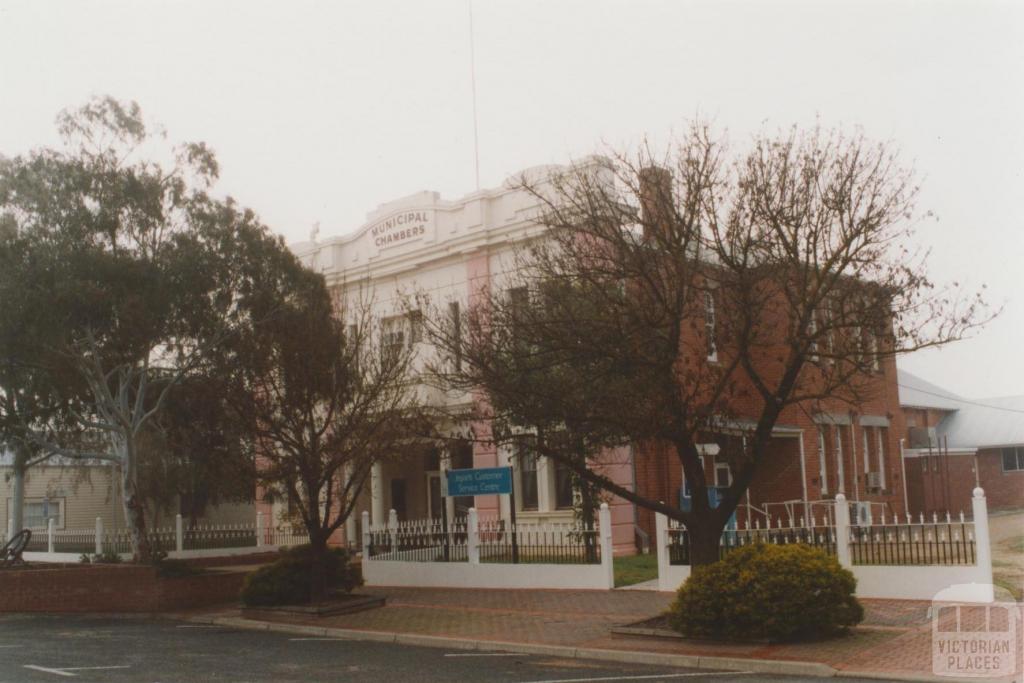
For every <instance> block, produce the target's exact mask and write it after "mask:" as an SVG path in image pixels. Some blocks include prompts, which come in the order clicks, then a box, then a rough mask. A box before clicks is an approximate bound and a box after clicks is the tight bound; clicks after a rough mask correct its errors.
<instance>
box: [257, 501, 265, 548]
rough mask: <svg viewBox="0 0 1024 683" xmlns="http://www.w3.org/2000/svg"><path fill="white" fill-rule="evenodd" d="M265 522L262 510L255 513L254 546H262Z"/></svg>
mask: <svg viewBox="0 0 1024 683" xmlns="http://www.w3.org/2000/svg"><path fill="white" fill-rule="evenodd" d="M264 524H265V522H264V521H263V510H260V511H259V512H257V513H256V547H257V548H262V547H263V540H264V539H263V533H264V532H263V529H264V528H265V527H264Z"/></svg>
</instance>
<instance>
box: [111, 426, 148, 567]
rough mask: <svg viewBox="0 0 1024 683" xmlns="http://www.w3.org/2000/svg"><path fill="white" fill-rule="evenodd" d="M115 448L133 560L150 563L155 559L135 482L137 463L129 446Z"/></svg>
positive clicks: (144, 512) (120, 445)
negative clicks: (119, 455) (119, 465)
mask: <svg viewBox="0 0 1024 683" xmlns="http://www.w3.org/2000/svg"><path fill="white" fill-rule="evenodd" d="M115 448H116V449H117V450H118V451H120V454H121V456H122V457H121V503H122V505H124V513H125V515H124V516H125V519H127V520H128V533H129V537H130V538H131V542H132V559H133V560H134V561H136V562H149V561H151V560H152V559H153V548H152V547H151V546H150V543H149V534H147V533H146V508H145V504H144V503H143V501H142V498H141V497H140V496H139V491H138V482H137V481H136V480H135V462H134V458H133V457H132V455H133V454H132V453H131V452H130V451H129V449H128V447H127V445H123V444H118V445H117V446H115Z"/></svg>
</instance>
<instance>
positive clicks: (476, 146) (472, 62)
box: [468, 0, 480, 192]
mask: <svg viewBox="0 0 1024 683" xmlns="http://www.w3.org/2000/svg"><path fill="white" fill-rule="evenodd" d="M468 4H469V77H470V84H471V86H472V90H473V160H474V162H475V177H476V190H477V192H479V191H480V136H479V133H478V131H477V115H476V45H475V40H474V37H473V0H468Z"/></svg>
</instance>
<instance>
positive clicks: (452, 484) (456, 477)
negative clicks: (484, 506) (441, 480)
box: [445, 467, 512, 496]
mask: <svg viewBox="0 0 1024 683" xmlns="http://www.w3.org/2000/svg"><path fill="white" fill-rule="evenodd" d="M445 475H446V477H447V480H448V491H447V492H446V493H445V495H446V496H487V495H493V494H496V493H512V468H511V467H480V468H473V469H466V470H448V471H447V472H446V473H445Z"/></svg>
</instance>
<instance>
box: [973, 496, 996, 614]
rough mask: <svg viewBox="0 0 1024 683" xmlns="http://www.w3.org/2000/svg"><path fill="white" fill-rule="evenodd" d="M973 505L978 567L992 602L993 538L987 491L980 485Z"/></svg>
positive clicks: (988, 600)
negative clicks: (990, 529) (989, 520)
mask: <svg viewBox="0 0 1024 683" xmlns="http://www.w3.org/2000/svg"><path fill="white" fill-rule="evenodd" d="M971 507H972V508H973V510H974V548H975V558H976V561H977V563H978V569H980V570H981V571H982V572H983V574H984V579H983V582H982V583H983V584H984V585H983V590H985V591H986V595H985V596H984V598H985V602H992V601H993V600H994V599H995V590H994V589H993V587H992V540H991V537H990V536H989V532H988V503H987V501H986V500H985V491H984V490H983V489H982V488H981V487H980V486H979V487H978V488H976V489H974V498H973V499H972V500H971Z"/></svg>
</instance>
